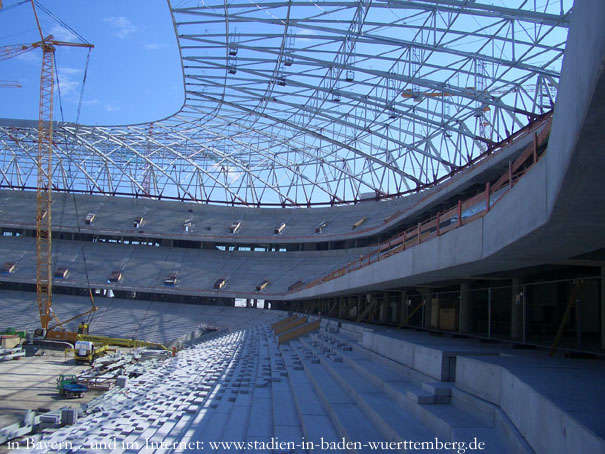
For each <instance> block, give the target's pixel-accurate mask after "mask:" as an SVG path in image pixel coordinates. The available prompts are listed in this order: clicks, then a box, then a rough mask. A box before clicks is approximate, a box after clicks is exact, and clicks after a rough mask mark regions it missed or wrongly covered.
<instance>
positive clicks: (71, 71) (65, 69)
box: [59, 66, 82, 75]
mask: <svg viewBox="0 0 605 454" xmlns="http://www.w3.org/2000/svg"><path fill="white" fill-rule="evenodd" d="M81 72H82V70H81V69H78V68H70V67H69V66H62V67H61V68H60V69H59V73H63V74H69V75H74V74H80V73H81Z"/></svg>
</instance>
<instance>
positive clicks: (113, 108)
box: [105, 104, 120, 112]
mask: <svg viewBox="0 0 605 454" xmlns="http://www.w3.org/2000/svg"><path fill="white" fill-rule="evenodd" d="M105 110H106V111H107V112H117V111H118V110H120V108H119V107H118V106H114V105H113V104H105Z"/></svg>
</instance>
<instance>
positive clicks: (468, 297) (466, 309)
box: [459, 282, 475, 333]
mask: <svg viewBox="0 0 605 454" xmlns="http://www.w3.org/2000/svg"><path fill="white" fill-rule="evenodd" d="M471 288H472V283H471V282H463V283H462V284H460V315H459V317H460V332H461V333H470V332H472V331H473V329H474V322H475V314H474V310H473V294H472V293H471Z"/></svg>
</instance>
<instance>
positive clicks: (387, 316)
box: [380, 292, 391, 323]
mask: <svg viewBox="0 0 605 454" xmlns="http://www.w3.org/2000/svg"><path fill="white" fill-rule="evenodd" d="M390 321H391V294H390V293H388V292H385V293H384V296H383V299H382V305H381V307H380V323H387V322H390Z"/></svg>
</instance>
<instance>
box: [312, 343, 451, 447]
mask: <svg viewBox="0 0 605 454" xmlns="http://www.w3.org/2000/svg"><path fill="white" fill-rule="evenodd" d="M305 341H306V342H308V343H306V342H305ZM301 343H303V345H305V346H306V347H307V348H313V347H312V343H311V342H309V339H308V338H306V339H305V338H302V339H301ZM320 362H321V364H322V365H323V366H324V367H325V368H326V370H327V371H328V372H329V373H330V375H331V376H332V378H333V379H334V380H335V382H337V383H338V384H339V385H340V386H341V387H342V389H343V390H344V391H345V392H346V393H347V394H348V396H349V397H350V398H351V399H352V400H353V401H354V402H355V403H356V404H357V406H358V407H359V408H360V409H361V410H362V411H363V413H364V414H365V415H366V417H367V419H368V420H369V421H371V422H372V424H373V425H374V426H375V427H376V428H377V429H378V430H379V432H380V434H381V435H382V437H383V438H384V439H385V440H388V441H398V442H405V441H416V442H423V441H424V442H426V441H431V440H434V439H435V434H434V433H433V432H432V431H431V430H430V429H429V428H428V427H426V426H424V425H423V424H421V423H420V422H419V421H418V420H416V419H415V418H414V417H413V414H411V413H409V412H407V411H405V410H404V409H403V408H401V407H400V406H399V405H397V404H396V403H395V402H393V399H392V398H391V397H390V396H388V395H386V394H385V393H384V392H383V391H382V389H381V388H380V387H376V386H375V385H374V384H373V383H371V382H370V381H368V380H366V378H365V377H364V376H362V375H361V374H359V373H358V372H357V371H356V370H355V369H353V368H352V367H350V366H349V365H348V364H347V363H345V362H335V361H332V360H330V359H326V358H325V357H323V356H322V357H320ZM418 452H425V453H430V452H435V453H436V452H439V451H438V450H422V451H418Z"/></svg>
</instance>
